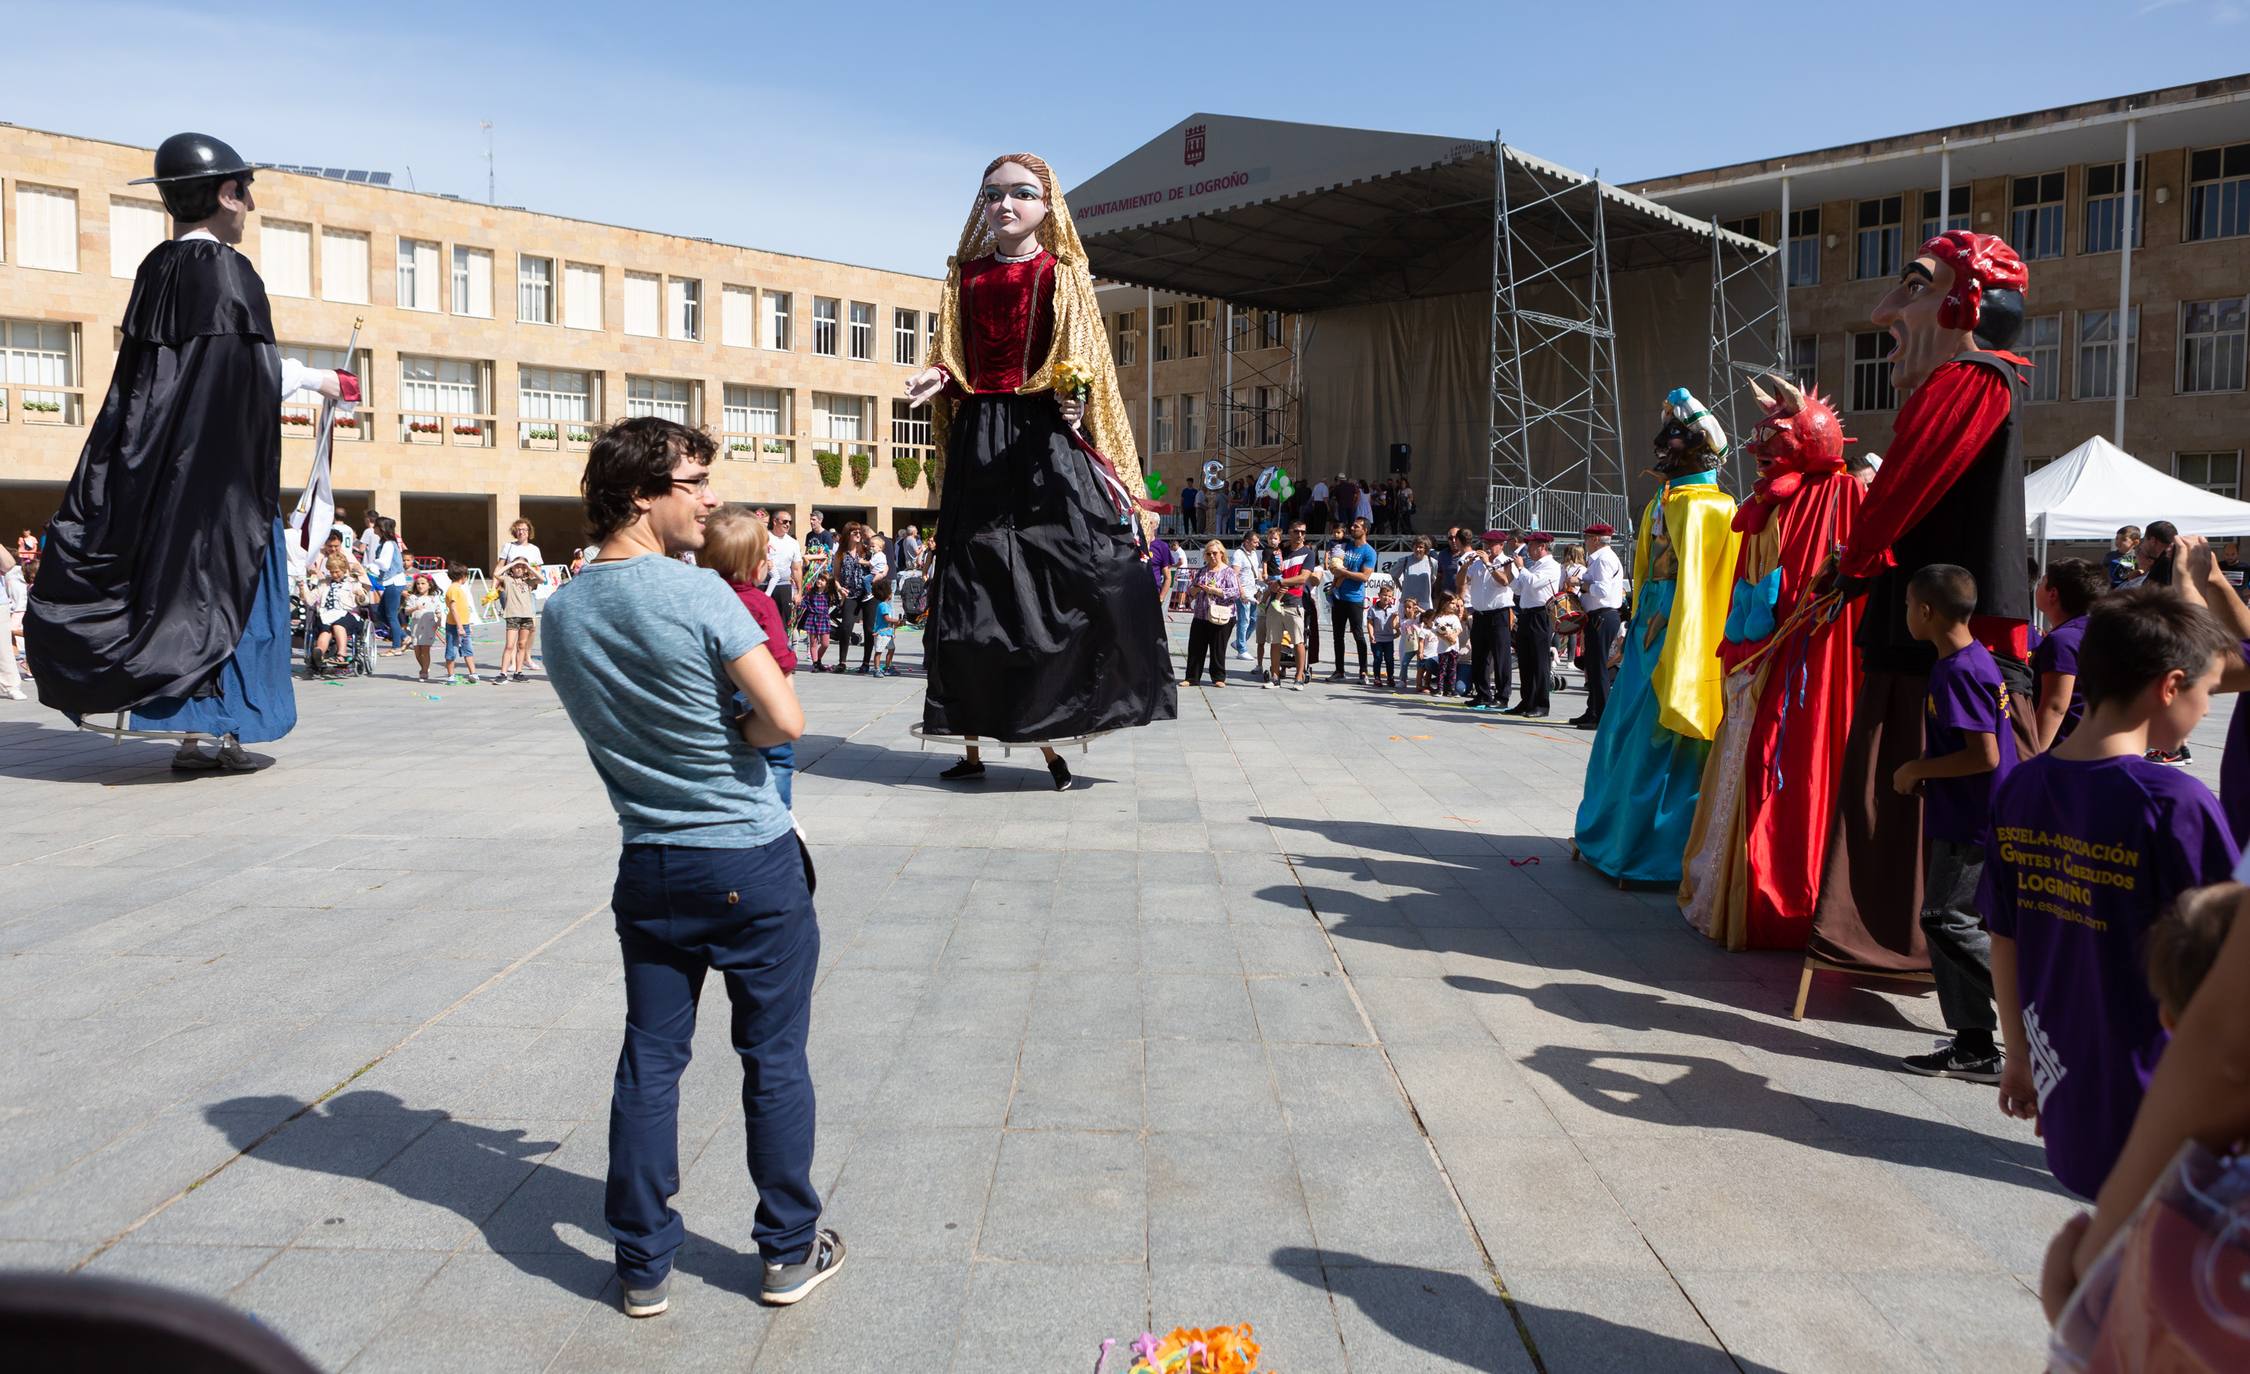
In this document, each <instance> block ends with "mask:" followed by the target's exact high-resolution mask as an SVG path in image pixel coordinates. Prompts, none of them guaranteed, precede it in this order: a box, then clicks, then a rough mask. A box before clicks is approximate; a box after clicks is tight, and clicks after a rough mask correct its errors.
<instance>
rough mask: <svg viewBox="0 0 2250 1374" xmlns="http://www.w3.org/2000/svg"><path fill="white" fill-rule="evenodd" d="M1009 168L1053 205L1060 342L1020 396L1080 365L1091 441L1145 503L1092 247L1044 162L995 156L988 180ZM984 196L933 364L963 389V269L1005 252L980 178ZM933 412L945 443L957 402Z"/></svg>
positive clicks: (957, 256) (1042, 234) (958, 257)
mask: <svg viewBox="0 0 2250 1374" xmlns="http://www.w3.org/2000/svg"><path fill="white" fill-rule="evenodd" d="M1010 162H1013V163H1015V164H1016V165H1018V166H1020V167H1024V168H1026V169H1028V170H1029V171H1031V172H1032V173H1033V174H1034V175H1036V176H1037V177H1038V178H1039V184H1040V189H1041V191H1042V192H1043V194H1044V195H1045V198H1046V202H1047V218H1046V219H1044V220H1042V221H1040V224H1039V230H1038V237H1039V246H1040V247H1042V248H1044V249H1046V250H1047V251H1048V252H1050V253H1052V254H1054V256H1055V337H1054V342H1053V344H1052V345H1050V346H1049V348H1048V350H1047V356H1046V357H1045V358H1043V359H1041V360H1040V363H1039V367H1038V370H1037V371H1035V372H1033V373H1032V374H1031V375H1030V376H1028V377H1026V378H1024V380H1023V385H1022V386H1021V387H1018V388H1017V390H1018V392H1019V393H1023V394H1029V393H1031V392H1035V391H1052V390H1054V389H1055V370H1056V367H1057V366H1058V365H1059V364H1062V363H1064V362H1069V363H1071V364H1073V365H1074V366H1075V367H1076V368H1077V369H1078V371H1079V372H1080V373H1081V374H1082V375H1084V376H1086V377H1089V378H1091V379H1092V381H1091V385H1090V387H1089V389H1088V392H1087V396H1086V417H1085V419H1084V420H1083V421H1081V422H1080V424H1081V428H1082V429H1083V430H1084V432H1085V435H1086V441H1087V442H1088V443H1090V444H1092V445H1093V446H1094V448H1095V449H1096V451H1098V452H1099V453H1101V455H1102V456H1103V457H1105V458H1107V459H1109V461H1110V463H1111V465H1112V466H1114V467H1115V468H1116V469H1117V476H1118V479H1119V480H1120V481H1122V482H1123V483H1124V485H1125V490H1126V493H1127V494H1128V495H1129V496H1131V497H1132V498H1134V499H1135V500H1136V501H1137V500H1140V499H1142V498H1144V497H1146V495H1147V491H1146V488H1145V487H1144V486H1143V485H1142V481H1141V461H1140V454H1139V452H1138V451H1137V450H1136V449H1135V448H1134V446H1133V426H1132V422H1131V421H1129V420H1128V419H1126V417H1125V400H1124V398H1123V397H1122V396H1120V395H1119V394H1118V390H1117V368H1116V364H1115V361H1114V360H1113V359H1112V358H1111V357H1110V352H1109V335H1108V333H1107V331H1105V330H1104V329H1103V328H1102V310H1101V305H1100V304H1099V303H1098V302H1097V301H1096V300H1095V299H1094V275H1093V272H1092V270H1091V269H1090V268H1089V267H1088V265H1087V262H1086V245H1085V244H1083V243H1081V242H1079V240H1078V226H1077V225H1076V224H1073V223H1072V222H1071V218H1070V206H1069V205H1067V204H1065V203H1064V201H1063V197H1062V191H1061V190H1060V189H1059V188H1058V187H1057V186H1056V185H1055V174H1054V172H1053V171H1052V170H1051V169H1050V168H1049V167H1048V166H1047V164H1046V162H1045V161H1043V160H1042V159H1040V158H1038V157H1035V156H1033V155H1032V154H1030V153H1009V154H1007V155H1006V156H1004V157H996V158H994V159H993V160H992V162H991V163H990V164H989V165H988V166H986V167H985V169H984V175H985V176H990V175H992V172H993V169H994V168H997V167H1000V166H1002V165H1004V164H1006V163H1010ZM977 191H978V195H977V198H976V199H975V200H973V201H972V202H971V204H970V206H969V222H968V223H967V224H966V225H964V226H963V227H962V229H961V243H960V246H959V247H958V248H956V249H955V250H954V253H953V256H952V257H950V258H948V259H946V263H945V297H944V299H943V301H942V302H941V303H940V304H939V306H938V328H937V339H936V341H935V343H934V345H933V347H932V352H931V357H930V361H931V362H933V363H939V364H942V365H943V366H944V367H945V369H946V371H948V372H950V373H952V374H953V376H954V378H955V380H957V381H959V382H960V383H962V384H963V385H967V383H968V380H969V368H968V361H967V359H968V349H967V348H966V347H965V346H964V344H963V343H962V338H961V329H962V324H963V321H962V319H961V265H962V264H963V263H967V262H974V261H976V260H977V259H978V258H981V257H983V256H984V255H985V254H987V253H990V252H993V251H994V250H995V249H996V248H997V246H998V240H997V238H996V237H995V235H994V234H993V232H992V228H991V226H990V225H989V224H988V223H987V222H986V220H985V217H984V201H983V191H984V183H983V179H982V178H979V179H978V183H977ZM931 413H932V418H933V420H934V421H935V424H934V426H933V429H932V433H934V434H935V435H937V436H938V441H939V442H940V443H943V442H944V441H945V439H944V436H946V435H947V434H950V433H951V432H952V421H953V402H952V401H951V400H949V399H948V398H947V397H946V395H945V394H944V393H942V392H941V393H940V394H939V396H938V399H937V400H936V401H934V402H932V412H931ZM1140 514H1141V520H1142V522H1143V525H1144V526H1145V527H1146V529H1147V530H1148V531H1150V532H1153V531H1154V529H1155V526H1156V517H1155V516H1154V515H1153V514H1150V513H1148V512H1145V511H1144V512H1141V513H1140Z"/></svg>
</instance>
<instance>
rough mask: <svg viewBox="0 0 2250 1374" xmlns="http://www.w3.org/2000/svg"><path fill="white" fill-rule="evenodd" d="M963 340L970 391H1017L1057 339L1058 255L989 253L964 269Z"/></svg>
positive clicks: (961, 380)
mask: <svg viewBox="0 0 2250 1374" xmlns="http://www.w3.org/2000/svg"><path fill="white" fill-rule="evenodd" d="M960 310H961V320H962V327H961V343H962V347H963V348H964V349H965V350H966V352H967V354H968V357H967V359H966V361H967V363H968V365H969V375H968V376H967V377H966V378H956V379H955V381H956V382H957V383H958V384H960V385H962V386H964V387H965V388H966V389H967V390H969V391H980V392H994V391H1014V390H1016V389H1017V388H1019V387H1021V386H1022V385H1023V379H1024V378H1026V377H1028V376H1030V375H1031V374H1032V373H1034V372H1036V371H1038V370H1039V364H1040V363H1041V362H1042V361H1044V360H1045V358H1046V356H1047V349H1048V347H1049V345H1051V344H1052V343H1053V342H1054V337H1055V258H1054V255H1053V254H1051V253H1049V252H1047V251H1046V250H1045V249H1041V250H1040V251H1039V255H1038V256H1037V257H1035V258H1032V259H1031V260H1030V261H1028V262H1002V261H1000V260H999V259H998V258H996V257H992V256H989V255H988V256H985V257H981V258H978V259H977V260H976V261H975V262H971V263H967V264H965V265H963V267H962V268H961V302H960Z"/></svg>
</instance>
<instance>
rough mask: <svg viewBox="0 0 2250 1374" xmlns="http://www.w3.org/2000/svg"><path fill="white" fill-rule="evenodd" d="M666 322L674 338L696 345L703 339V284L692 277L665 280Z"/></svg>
mask: <svg viewBox="0 0 2250 1374" xmlns="http://www.w3.org/2000/svg"><path fill="white" fill-rule="evenodd" d="M664 322H665V328H666V330H667V332H668V333H669V334H670V336H671V337H672V338H675V339H685V340H687V341H688V342H689V343H694V342H696V341H698V340H700V339H701V338H702V337H703V283H702V282H699V281H696V280H695V279H693V278H691V277H666V278H665V279H664Z"/></svg>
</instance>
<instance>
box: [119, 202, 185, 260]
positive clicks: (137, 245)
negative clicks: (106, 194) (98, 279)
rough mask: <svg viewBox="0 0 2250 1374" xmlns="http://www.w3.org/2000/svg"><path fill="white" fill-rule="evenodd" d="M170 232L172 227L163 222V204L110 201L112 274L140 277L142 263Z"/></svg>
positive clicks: (165, 221) (166, 221) (168, 222)
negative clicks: (136, 275) (138, 274)
mask: <svg viewBox="0 0 2250 1374" xmlns="http://www.w3.org/2000/svg"><path fill="white" fill-rule="evenodd" d="M170 232H171V223H170V221H168V220H167V219H165V218H164V206H163V205H162V204H161V203H159V202H157V201H153V200H124V199H120V198H119V197H116V196H112V197H110V201H109V274H110V275H111V276H113V277H128V278H129V277H132V276H134V275H135V274H137V273H138V272H139V271H140V270H141V259H142V258H145V257H147V256H148V254H149V250H150V249H152V248H154V247H156V245H158V244H160V243H162V242H164V239H165V236H166V235H167V234H168V233H170Z"/></svg>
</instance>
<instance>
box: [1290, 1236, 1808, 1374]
mask: <svg viewBox="0 0 2250 1374" xmlns="http://www.w3.org/2000/svg"><path fill="white" fill-rule="evenodd" d="M1272 1263H1273V1266H1274V1267H1275V1268H1276V1269H1279V1270H1280V1271H1281V1272H1283V1273H1285V1274H1288V1275H1290V1276H1291V1277H1293V1278H1297V1279H1300V1280H1303V1281H1305V1282H1308V1283H1311V1282H1317V1281H1318V1280H1316V1279H1314V1278H1313V1276H1314V1275H1316V1274H1318V1275H1320V1276H1322V1277H1323V1278H1325V1280H1326V1282H1327V1287H1328V1292H1329V1294H1330V1295H1331V1296H1332V1297H1333V1298H1334V1300H1335V1301H1336V1302H1338V1303H1340V1304H1341V1303H1349V1304H1350V1305H1352V1306H1353V1307H1356V1308H1357V1309H1358V1310H1359V1314H1360V1315H1361V1316H1362V1317H1364V1318H1366V1319H1367V1321H1369V1322H1371V1323H1373V1324H1374V1325H1375V1326H1376V1327H1377V1328H1379V1329H1380V1330H1382V1331H1383V1332H1385V1333H1386V1334H1388V1335H1389V1336H1390V1337H1391V1338H1392V1339H1394V1340H1397V1341H1399V1342H1400V1343H1402V1344H1404V1345H1407V1346H1411V1347H1412V1348H1414V1349H1415V1350H1419V1351H1421V1352H1423V1353H1424V1354H1426V1355H1429V1356H1431V1357H1433V1358H1434V1359H1436V1360H1439V1361H1443V1362H1444V1363H1445V1364H1446V1365H1447V1366H1448V1367H1457V1368H1461V1369H1474V1370H1485V1371H1493V1372H1494V1374H1499V1372H1500V1371H1509V1372H1510V1374H1513V1372H1514V1371H1522V1370H1528V1369H1532V1368H1534V1367H1535V1366H1534V1365H1533V1363H1532V1360H1531V1357H1530V1355H1529V1354H1528V1353H1527V1352H1526V1350H1525V1336H1524V1334H1523V1332H1529V1333H1530V1335H1529V1343H1530V1344H1531V1345H1532V1346H1534V1347H1537V1348H1538V1349H1539V1354H1540V1358H1541V1359H1542V1360H1543V1361H1544V1362H1545V1363H1546V1367H1548V1368H1572V1369H1637V1370H1646V1371H1649V1374H1678V1372H1680V1371H1704V1370H1709V1371H1714V1372H1715V1371H1719V1370H1741V1371H1743V1374H1776V1371H1774V1370H1773V1369H1772V1368H1771V1367H1769V1366H1767V1365H1763V1364H1759V1363H1756V1362H1755V1361H1751V1360H1745V1359H1742V1358H1741V1357H1739V1356H1731V1357H1730V1355H1729V1354H1728V1353H1727V1352H1725V1351H1722V1350H1721V1349H1720V1348H1719V1347H1718V1346H1717V1345H1716V1344H1715V1343H1713V1344H1704V1343H1701V1342H1696V1341H1683V1340H1680V1339H1678V1338H1677V1337H1674V1336H1667V1335H1664V1334H1662V1333H1661V1332H1656V1331H1646V1330H1643V1329H1641V1328H1639V1327H1634V1326H1625V1325H1622V1324H1620V1323H1617V1322H1613V1321H1608V1320H1605V1319H1603V1318H1601V1317H1597V1316H1594V1315H1592V1314H1590V1313H1585V1312H1572V1311H1566V1310H1564V1309H1561V1308H1551V1307H1541V1306H1539V1305H1538V1304H1536V1303H1530V1302H1525V1301H1524V1300H1522V1299H1521V1298H1518V1299H1516V1300H1515V1301H1514V1304H1513V1305H1514V1309H1515V1310H1514V1312H1513V1313H1511V1312H1510V1311H1509V1307H1510V1304H1509V1303H1508V1302H1506V1301H1503V1300H1502V1299H1501V1297H1500V1295H1499V1294H1498V1293H1497V1292H1495V1291H1494V1290H1493V1288H1492V1285H1491V1284H1490V1283H1489V1282H1487V1281H1486V1280H1484V1279H1481V1278H1477V1277H1474V1276H1472V1275H1469V1274H1456V1273H1452V1272H1449V1271H1447V1270H1442V1269H1417V1268H1411V1267H1406V1266H1399V1265H1382V1264H1376V1263H1373V1262H1372V1261H1370V1260H1368V1259H1367V1258H1365V1257H1364V1256H1360V1255H1353V1254H1348V1253H1345V1252H1341V1251H1336V1250H1313V1249H1309V1248H1305V1247H1302V1246H1287V1247H1284V1248H1282V1249H1279V1250H1276V1251H1274V1252H1273V1256H1272ZM1339 1315H1341V1314H1339ZM1518 1322H1521V1324H1522V1327H1521V1330H1519V1329H1518V1327H1517V1323H1518ZM1345 1330H1346V1333H1347V1334H1346V1341H1347V1343H1348V1342H1349V1339H1350V1337H1349V1331H1350V1327H1349V1325H1348V1324H1347V1325H1346V1328H1345ZM1417 1367H1419V1366H1417Z"/></svg>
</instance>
